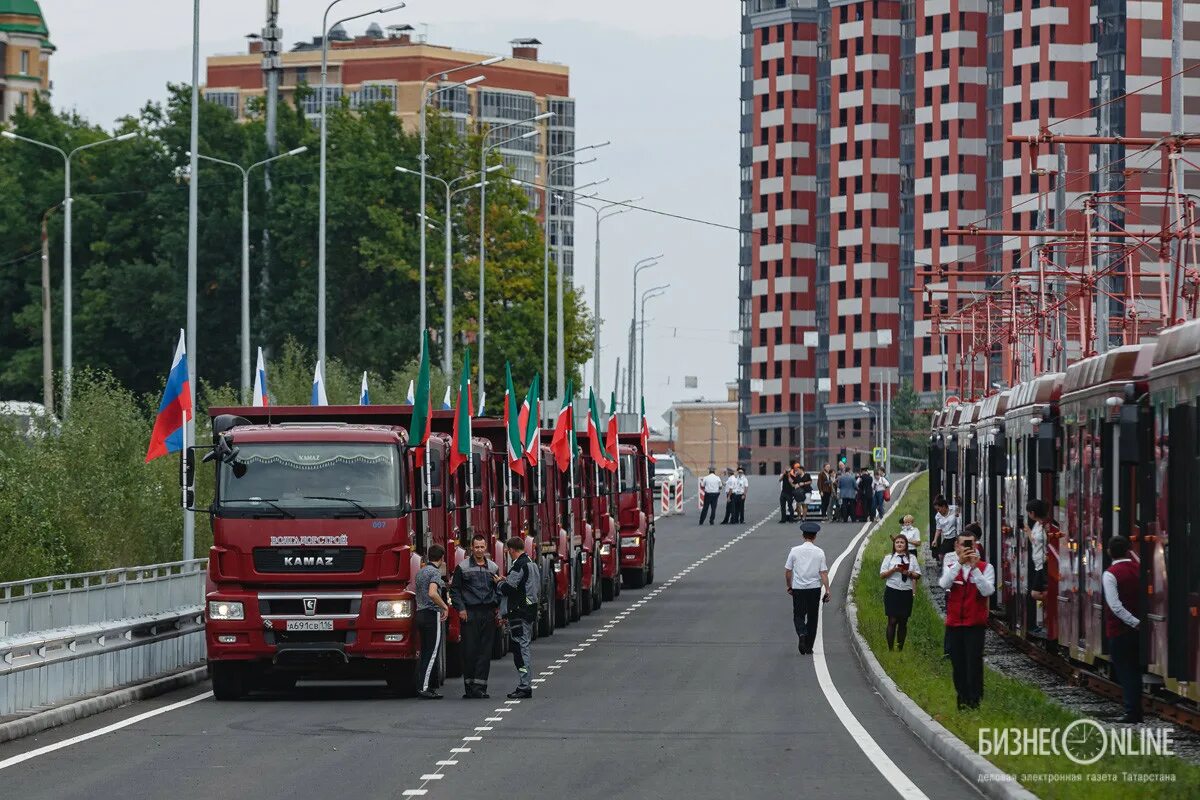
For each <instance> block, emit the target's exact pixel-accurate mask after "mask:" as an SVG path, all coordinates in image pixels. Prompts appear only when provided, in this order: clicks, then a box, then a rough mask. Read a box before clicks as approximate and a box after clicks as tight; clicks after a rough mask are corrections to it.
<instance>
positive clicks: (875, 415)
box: [858, 400, 883, 458]
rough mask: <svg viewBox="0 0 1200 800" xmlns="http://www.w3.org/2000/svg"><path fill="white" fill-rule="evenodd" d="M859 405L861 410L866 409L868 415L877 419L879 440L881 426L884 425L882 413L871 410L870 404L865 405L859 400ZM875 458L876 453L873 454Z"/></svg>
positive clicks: (876, 428)
mask: <svg viewBox="0 0 1200 800" xmlns="http://www.w3.org/2000/svg"><path fill="white" fill-rule="evenodd" d="M858 405H859V406H860V407H861V408H864V409H866V411H867V412H868V413H869V414H870V415H871V416H872V417H874V418H875V434H876V438H878V436H879V430H880V425H882V424H883V419H882V416H881V414H880V412H878V411H876V410H875V409H873V408H871V406H869V405H868V404H866V403H864V402H863V401H861V400H859V401H858ZM873 457H874V453H872V458H873Z"/></svg>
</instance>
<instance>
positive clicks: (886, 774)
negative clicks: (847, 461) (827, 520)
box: [813, 522, 928, 800]
mask: <svg viewBox="0 0 1200 800" xmlns="http://www.w3.org/2000/svg"><path fill="white" fill-rule="evenodd" d="M871 525H872V523H870V522H868V523H865V524H864V525H863V527H862V529H861V530H860V531H859V532H858V533H857V534H856V535H855V536H854V538H853V539H851V540H850V544H848V545H847V546H846V549H845V550H843V551H842V553H841V555H839V556H838V557H837V558H836V559H834V562H833V566H832V567H831V568H830V569H829V584H830V586H832V585H833V579H834V577H835V576H836V575H837V571H838V567H840V566H841V564H842V562H843V561H844V560H845V559H846V556H848V555H849V554H850V553H851V552H853V551H854V550H855V548H856V547H857V545H858V542H859V540H861V539H862V538H863V537H864V536H866V535H867V531H869V530H870V529H871ZM820 617H821V618H822V619H819V620H818V625H817V641H816V642H815V643H814V645H813V666H814V667H816V671H817V683H818V684H820V686H821V692H822V693H823V694H824V695H825V700H826V701H828V703H829V707H830V708H831V709H833V713H834V714H836V715H837V718H838V721H839V722H841V723H842V727H844V728H845V729H846V732H847V733H849V734H850V738H851V739H853V740H854V743H855V744H857V745H858V748H859V749H860V750H862V752H863V755H865V756H866V757H867V761H868V762H870V763H871V765H872V766H873V767H875V769H877V770H879V774H880V775H882V776H883V778H884V780H886V781H887V782H888V783H890V784H891V785H892V788H893V789H895V790H896V792H897V793H898V794H899V795H900V796H901V797H904V798H907V799H908V800H928V797H927V796H926V794H925V793H924V792H922V791H921V789H920V788H919V787H918V786H917V785H916V784H915V783H913V782H912V781H911V780H909V778H908V776H907V775H905V774H904V771H903V770H901V769H900V768H899V767H897V766H896V763H895V762H894V761H892V759H891V758H889V757H888V754H887V753H885V752H884V751H883V748H881V747H880V746H879V744H878V743H877V742H876V741H875V740H874V739H873V738H871V734H869V733H867V729H866V728H864V727H863V725H862V723H861V722H859V721H858V718H857V717H855V716H854V712H853V711H851V710H850V708H849V706H847V705H846V701H845V700H843V699H842V695H841V693H840V692H838V690H837V687H836V686H834V684H833V678H832V677H831V676H830V674H829V664H828V663H826V661H825V624H826V623H825V620H824V619H823V618H824V617H825V604H824V603H822V604H821V612H820Z"/></svg>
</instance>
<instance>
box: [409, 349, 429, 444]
mask: <svg viewBox="0 0 1200 800" xmlns="http://www.w3.org/2000/svg"><path fill="white" fill-rule="evenodd" d="M412 409H413V410H412V422H410V423H409V426H408V446H409V447H415V448H417V451H416V453H415V459H414V462H415V463H416V465H417V466H418V467H420V466H422V465H423V464H424V463H425V451H426V449H427V447H428V445H429V428H430V425H429V421H430V420H431V419H432V418H433V409H432V408H430V405H429V332H428V331H425V332H424V334H423V335H422V337H421V366H420V367H419V368H418V369H417V395H416V397H415V398H414V399H413V402H412Z"/></svg>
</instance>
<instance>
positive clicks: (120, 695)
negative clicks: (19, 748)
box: [0, 666, 208, 743]
mask: <svg viewBox="0 0 1200 800" xmlns="http://www.w3.org/2000/svg"><path fill="white" fill-rule="evenodd" d="M207 677H208V667H206V666H201V667H191V668H189V669H185V670H182V671H180V672H175V673H172V674H170V675H164V676H163V677H161V678H155V679H154V680H151V681H147V682H145V683H139V684H137V685H135V686H127V687H125V688H123V689H117V690H115V691H112V692H105V693H104V694H100V695H96V696H95V697H88V698H85V699H83V700H76V701H75V702H72V703H67V704H65V705H61V706H57V707H55V708H51V709H48V710H46V711H39V712H38V713H36V714H30V715H29V716H27V717H22V718H21V719H15V720H12V721H11V722H5V723H2V724H0V743H3V742H11V741H12V740H14V739H20V738H22V737H25V736H32V735H33V734H35V733H41V732H42V731H46V730H49V729H51V728H57V727H59V726H61V725H68V724H70V723H72V722H75V721H76V720H81V719H84V718H86V717H90V716H93V715H95V714H100V713H102V712H104V711H111V710H112V709H114V708H119V707H121V706H124V705H128V704H129V703H132V702H134V701H135V700H145V699H147V698H150V697H157V696H158V695H160V694H166V693H167V692H172V691H175V690H176V689H181V688H183V687H184V686H191V685H192V684H196V683H199V682H200V681H203V680H204V679H206V678H207Z"/></svg>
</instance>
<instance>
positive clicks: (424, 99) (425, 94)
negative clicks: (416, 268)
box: [418, 56, 504, 371]
mask: <svg viewBox="0 0 1200 800" xmlns="http://www.w3.org/2000/svg"><path fill="white" fill-rule="evenodd" d="M503 60H504V56H492V57H491V58H485V59H484V60H483V61H477V62H475V63H473V64H463V65H462V66H460V67H453V68H451V69H446V70H441V71H439V72H435V73H433V74H432V75H430V76H429V77H427V78H426V79H425V80H423V81H421V111H420V122H419V124H418V127H419V129H420V131H419V132H420V136H421V155H420V165H421V205H420V209H421V213H422V214H424V213H425V179H426V177H428V176H427V175H426V171H427V166H426V161H427V159H428V157H427V156H426V155H425V141H426V130H425V107H426V105H428V102H429V98H430V97H431V96H432V95H434V94H438V93H440V92H444V91H447V90H449V89H456V88H459V87H467V86H472V85H474V84H476V83H479V82H480V81H482V80H484V77H485V76H483V75H476V76H475V77H473V78H467V79H466V80H465V81H462V82H459V83H452V84H449V85H448V86H440V87H438V89H437V91H435V92H429V91H428V90H427V89H426V87H427V86H428V85H429V82H430V81H432V80H433V79H434V78H437V77H441V78H443V79H445V78H446V76H448V75H451V74H453V73H455V72H461V71H463V70H465V69H476V68H478V67H490V66H491V65H492V64H495V63H497V62H500V61H503ZM444 182H445V181H443V183H444ZM420 273H421V315H420V326H419V330H421V331H422V332H423V331H424V330H425V228H424V226H422V227H421V267H420ZM446 361H449V359H446ZM449 369H450V368H449V366H448V365H447V366H446V370H447V371H449Z"/></svg>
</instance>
